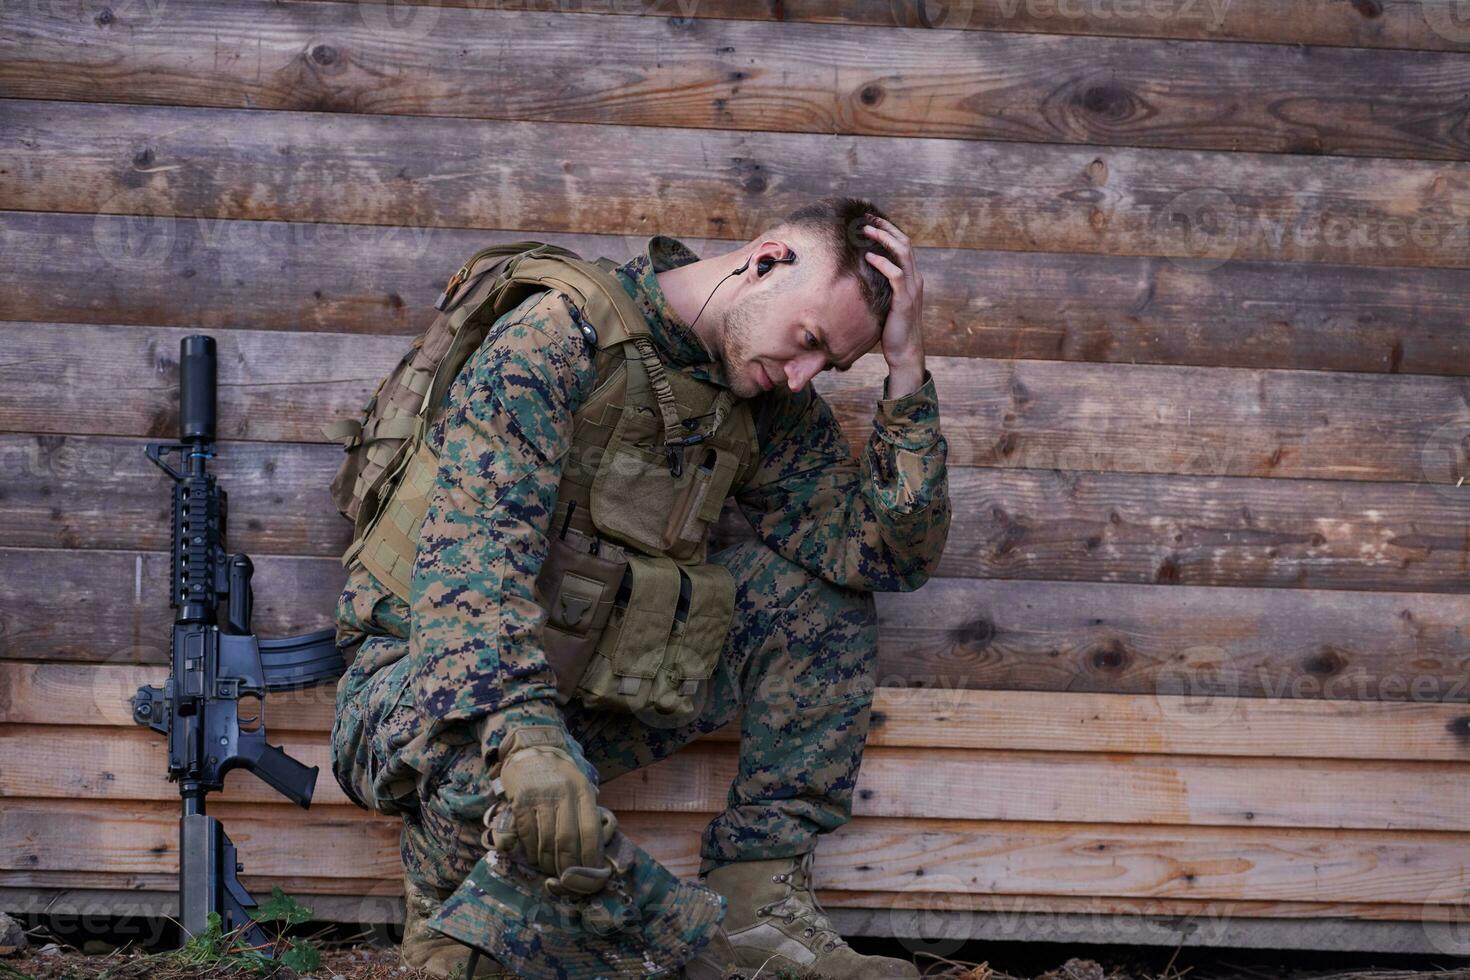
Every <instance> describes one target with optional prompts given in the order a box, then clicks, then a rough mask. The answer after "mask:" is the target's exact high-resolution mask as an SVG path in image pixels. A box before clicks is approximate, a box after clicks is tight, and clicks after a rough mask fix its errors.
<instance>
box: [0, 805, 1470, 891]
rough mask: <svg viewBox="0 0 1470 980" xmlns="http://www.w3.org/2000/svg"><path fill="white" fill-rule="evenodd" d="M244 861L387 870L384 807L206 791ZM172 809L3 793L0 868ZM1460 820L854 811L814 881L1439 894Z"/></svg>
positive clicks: (126, 832)
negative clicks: (1453, 826)
mask: <svg viewBox="0 0 1470 980" xmlns="http://www.w3.org/2000/svg"><path fill="white" fill-rule="evenodd" d="M211 813H213V814H214V815H215V816H217V817H219V818H220V820H221V821H223V822H224V824H225V826H226V827H227V828H228V830H229V833H230V836H231V838H232V839H233V840H234V841H235V843H236V844H237V845H238V846H239V851H240V860H241V861H242V862H244V864H245V865H246V868H247V869H248V870H249V871H250V873H252V874H256V875H262V876H274V875H287V874H289V875H300V874H301V873H302V870H303V869H302V855H311V857H310V862H311V867H312V869H313V870H314V871H315V872H316V874H317V875H318V876H322V877H333V876H338V875H342V876H347V877H353V878H361V877H373V878H382V879H389V878H393V877H396V876H397V875H398V874H399V873H400V872H399V867H400V865H399V856H398V826H399V821H398V820H397V819H388V818H374V817H372V816H370V815H368V814H365V813H363V812H362V811H360V810H355V809H348V808H346V807H313V808H312V809H311V810H310V811H305V812H303V811H301V810H299V809H296V808H294V807H290V806H289V805H286V806H268V805H262V804H249V805H246V806H241V805H238V804H227V803H218V804H215V805H214V806H212V807H211ZM704 822H705V820H704V817H702V816H700V815H694V814H649V813H628V814H627V815H626V816H625V817H623V818H622V819H621V820H620V825H621V826H622V827H623V828H624V829H625V830H626V831H627V832H628V833H629V835H630V836H631V837H633V838H634V839H635V840H637V841H638V842H639V843H640V844H642V845H643V846H644V847H645V848H646V849H647V850H648V851H649V853H650V854H652V855H653V856H654V857H655V858H657V859H658V860H659V861H660V862H662V863H664V864H665V865H666V866H667V867H669V869H670V870H671V871H673V872H674V873H675V874H678V875H681V876H692V875H693V874H694V873H695V872H696V871H697V866H698V834H699V831H700V829H701V828H702V826H703V824H704ZM177 839H178V815H177V807H176V806H170V805H169V804H166V803H127V804H98V803H94V802H91V801H66V800H26V799H17V800H13V801H10V802H8V804H7V807H6V809H5V811H4V813H3V814H0V869H3V870H23V871H31V872H38V871H49V870H57V871H69V870H74V869H77V868H79V867H90V868H95V869H96V870H99V871H107V872H121V873H169V872H172V871H175V870H176V869H177V854H176V851H175V848H176V846H177V843H176V842H177ZM1465 840H1466V838H1465V837H1464V835H1462V834H1437V833H1415V834H1403V833H1386V832H1377V831H1346V830H1285V829H1276V828H1216V827H1131V826H1125V825H1106V824H1017V823H1006V822H983V821H957V820H933V821H924V822H922V823H919V824H918V825H916V824H915V822H914V821H906V820H888V819H883V818H873V817H867V818H864V817H859V818H856V819H854V820H853V822H852V823H850V824H848V825H847V826H845V827H843V828H842V829H840V830H838V831H836V832H835V833H833V834H832V835H830V836H828V837H825V838H824V839H823V841H822V843H821V847H820V852H819V855H818V860H817V862H816V879H815V881H816V885H817V887H819V888H825V889H829V890H833V891H864V892H874V891H882V892H906V891H907V892H912V891H922V892H926V893H936V894H957V893H973V892H984V893H990V894H996V895H1010V894H1024V895H1067V896H1073V897H1077V898H1087V897H1089V896H1109V897H1131V898H1162V899H1173V898H1187V899H1237V898H1243V897H1245V896H1249V897H1250V899H1252V900H1259V901H1313V902H1323V901H1326V902H1363V903H1375V904H1376V903H1414V902H1424V901H1426V900H1432V901H1435V902H1437V903H1439V904H1446V903H1448V902H1450V901H1451V900H1452V898H1451V896H1454V895H1462V894H1464V890H1465V888H1466V887H1467V885H1470V868H1467V866H1466V864H1465V858H1464V853H1465Z"/></svg>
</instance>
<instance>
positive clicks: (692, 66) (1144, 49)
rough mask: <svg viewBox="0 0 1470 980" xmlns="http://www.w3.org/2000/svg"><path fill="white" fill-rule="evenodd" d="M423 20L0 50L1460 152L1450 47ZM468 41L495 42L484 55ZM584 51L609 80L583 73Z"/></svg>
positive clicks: (953, 134)
mask: <svg viewBox="0 0 1470 980" xmlns="http://www.w3.org/2000/svg"><path fill="white" fill-rule="evenodd" d="M410 9H412V8H410ZM430 12H431V13H435V14H437V16H436V17H432V18H431V17H426V16H418V17H412V18H405V22H404V23H403V24H397V23H394V22H393V21H392V20H390V19H388V17H387V12H386V10H385V8H383V7H381V6H377V5H372V4H369V5H366V6H362V5H358V4H353V3H325V2H322V3H302V4H279V5H275V6H272V7H270V8H267V9H264V10H258V9H255V8H246V7H237V6H234V5H229V4H215V3H209V2H207V0H175V2H174V3H172V4H170V6H169V8H168V24H169V25H170V26H172V25H179V24H182V25H185V26H184V28H183V33H182V35H181V34H180V30H179V29H178V28H177V27H173V29H168V30H165V29H160V28H162V27H163V26H164V25H161V24H157V23H153V21H155V20H157V15H156V13H155V12H154V11H153V10H152V8H139V9H138V10H136V11H131V12H129V11H124V12H121V13H120V14H115V15H114V16H113V18H112V19H111V20H108V21H107V22H105V23H101V24H99V23H97V22H96V21H95V19H94V18H76V17H73V16H69V15H68V14H67V13H66V12H65V11H63V10H60V9H53V8H50V7H38V8H34V9H32V10H31V11H30V12H29V15H28V16H26V17H24V18H22V19H20V20H19V22H18V23H17V24H16V25H15V26H14V27H13V29H12V30H11V31H10V32H7V35H6V37H5V39H4V40H5V41H6V42H8V43H6V44H5V45H4V46H3V47H0V95H7V96H23V97H28V98H41V99H52V100H67V99H73V100H76V99H97V98H102V99H106V100H110V101H116V102H150V103H163V104H175V103H185V104H194V105H211V106H228V107H252V108H256V107H258V108H267V109H305V110H311V111H329V112H353V113H382V114H412V115H426V116H434V115H438V116H447V115H453V116H462V117H472V118H479V119H515V120H532V121H548V122H550V121H554V122H573V123H600V124H621V125H645V126H647V125H656V126H680V127H697V128H708V129H729V130H783V131H790V132H812V133H852V134H867V135H924V136H943V137H947V138H951V139H964V140H974V139H1002V140H1024V141H1040V142H1054V143H1092V144H1128V145H1134V146H1171V147H1193V148H1198V149H1222V150H1257V151H1267V152H1278V153H1302V154H1347V155H1357V156H1374V157H1384V156H1402V157H1418V158H1439V159H1451V160H1453V159H1461V158H1463V157H1464V156H1465V155H1466V152H1467V149H1470V138H1467V135H1466V133H1465V131H1464V127H1463V125H1462V113H1463V105H1462V104H1461V95H1462V93H1463V91H1464V89H1465V87H1466V85H1467V83H1470V65H1467V64H1466V62H1465V61H1464V60H1463V59H1461V58H1458V57H1456V56H1455V55H1453V54H1447V53H1444V54H1442V53H1434V52H1400V51H1387V50H1362V49H1342V48H1305V49H1304V48H1295V47H1287V46H1282V45H1256V44H1243V43H1242V44H1230V45H1228V46H1227V45H1217V44H1210V43H1179V42H1171V41H1156V40H1133V39H1115V38H1102V37H1069V36H1058V35H1044V34H1030V33H1009V32H1007V33H995V32H979V31H966V32H946V33H944V34H941V35H936V33H935V32H934V31H925V30H904V29H893V30H887V31H883V32H882V33H881V35H878V34H875V32H874V31H873V30H871V29H868V28H861V27H848V26H845V25H827V24H791V23H780V24H764V23H752V22H742V21H731V20H705V21H700V22H696V21H691V20H687V19H683V18H677V17H671V18H652V17H626V18H606V17H583V16H577V15H574V14H565V13H557V12H544V11H505V10H495V9H488V10H487V9H481V10H465V9H456V8H441V9H437V10H431V11H430ZM419 13H422V11H419ZM379 15H381V16H379ZM431 21H432V22H431ZM1449 26H1451V27H1453V26H1455V24H1454V19H1453V18H1451V20H1450V21H1449ZM467 37H493V38H495V39H496V42H497V43H496V46H495V57H484V56H483V51H481V50H480V49H478V48H476V47H475V46H472V45H471V46H466V45H465V44H464V39H465V38H467ZM879 37H881V42H880V41H878V38H879ZM206 39H207V41H206ZM937 41H945V42H947V43H936V42H937ZM875 42H876V43H875ZM593 47H595V48H596V50H597V51H598V63H599V64H600V65H604V66H608V67H605V68H603V69H602V70H593V69H589V66H588V62H587V59H586V52H587V51H588V50H589V49H590V48H593ZM61 66H64V70H58V68H59V67H61ZM206 66H207V68H206ZM612 66H616V67H615V68H614V67H612ZM1385 91H1390V92H1392V93H1394V94H1393V101H1392V108H1393V111H1391V112H1390V111H1384V110H1385V105H1384V101H1385V95H1384V93H1385Z"/></svg>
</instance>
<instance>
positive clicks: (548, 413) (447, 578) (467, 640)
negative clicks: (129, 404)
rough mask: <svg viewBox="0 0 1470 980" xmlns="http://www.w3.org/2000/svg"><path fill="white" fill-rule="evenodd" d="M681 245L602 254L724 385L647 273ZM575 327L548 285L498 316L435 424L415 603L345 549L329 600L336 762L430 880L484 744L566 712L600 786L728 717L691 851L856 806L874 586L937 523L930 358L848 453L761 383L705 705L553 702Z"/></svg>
mask: <svg viewBox="0 0 1470 980" xmlns="http://www.w3.org/2000/svg"><path fill="white" fill-rule="evenodd" d="M695 260H696V256H695V255H694V254H693V253H692V252H690V251H689V250H688V249H687V248H686V247H685V246H684V245H683V244H682V243H680V242H678V241H676V240H674V239H671V238H667V237H663V236H656V237H654V238H652V239H650V241H649V244H648V248H647V251H646V252H645V253H644V254H640V255H638V256H635V257H634V258H633V259H631V260H630V261H628V262H627V263H625V264H624V265H623V266H621V267H620V268H619V269H618V270H617V273H616V274H617V276H618V278H619V280H620V281H621V282H622V283H623V285H624V288H625V289H626V290H627V291H628V293H629V295H630V296H632V297H633V299H634V300H635V302H636V303H637V304H638V305H639V308H640V309H641V310H642V312H643V313H644V315H645V317H646V319H647V321H648V324H649V328H650V330H651V332H652V334H653V337H654V339H655V341H656V343H657V344H658V346H659V350H660V355H661V357H662V358H663V359H664V361H665V363H666V364H667V365H668V366H669V367H670V369H672V370H679V371H685V372H688V373H689V374H691V375H693V376H696V377H699V378H702V379H705V380H709V381H712V382H714V383H716V384H721V385H725V384H726V380H725V377H724V374H723V370H722V367H721V365H720V364H719V362H717V361H711V360H710V358H709V355H708V354H707V353H706V352H705V350H704V348H703V347H702V346H701V345H700V343H699V341H698V340H697V339H696V338H695V336H694V334H693V331H692V330H691V329H690V328H689V326H688V325H687V324H685V323H684V322H683V321H682V320H681V319H680V318H679V317H678V316H677V314H675V313H674V312H673V310H672V309H671V308H670V307H669V305H668V303H667V301H666V300H665V299H664V297H663V294H662V291H661V290H660V289H659V286H658V283H657V280H656V279H655V277H654V273H655V272H656V271H663V270H665V269H668V268H672V267H675V266H678V265H683V264H685V263H688V262H692V261H695ZM584 327H585V324H582V323H581V322H580V320H579V317H578V315H577V312H576V310H575V309H574V308H572V307H571V306H570V304H569V303H567V302H566V301H565V299H564V298H563V297H561V296H560V295H559V294H555V293H542V294H538V295H536V296H532V297H530V298H529V299H527V300H526V301H525V302H524V303H523V304H521V306H520V307H518V308H517V309H515V310H513V311H511V312H510V313H508V314H506V315H505V316H504V317H502V318H501V319H500V320H499V321H497V323H496V324H495V325H494V326H493V327H492V328H491V330H490V332H489V334H488V336H487V338H486V340H485V342H484V344H483V345H482V346H481V347H480V348H479V349H478V350H477V351H476V352H475V353H474V354H473V355H472V356H471V358H470V360H469V361H468V362H467V363H466V365H465V367H464V369H463V370H462V371H461V372H460V374H459V376H458V377H457V378H456V379H455V382H454V384H453V385H452V386H451V389H450V391H449V393H448V395H447V398H446V402H445V407H446V410H445V411H444V412H443V413H442V415H441V416H440V418H439V419H438V421H437V422H436V424H435V425H433V426H432V427H431V429H430V433H429V438H430V439H432V440H433V441H434V445H435V446H436V448H438V450H439V457H440V460H441V466H440V472H439V476H438V481H437V486H436V488H435V490H434V491H433V493H432V494H431V496H430V500H429V509H428V514H427V516H426V518H425V520H424V524H423V529H422V531H421V533H420V537H419V547H418V551H417V555H416V559H415V562H414V569H413V577H412V589H411V592H412V599H411V602H410V603H408V604H405V603H403V602H402V600H400V599H398V598H397V597H396V596H394V595H393V594H392V592H391V591H390V590H389V589H387V588H386V587H385V586H383V585H382V584H381V583H380V582H379V581H378V580H377V579H376V578H375V577H374V576H373V575H372V574H371V573H369V572H368V571H366V570H365V569H363V568H362V567H361V566H360V565H355V566H354V568H353V569H352V571H351V574H350V576H349V579H348V582H347V585H346V588H345V589H344V590H343V593H342V596H341V599H340V602H339V604H338V608H337V630H338V644H339V646H341V647H342V648H343V650H344V653H346V654H347V655H348V656H349V658H351V656H352V650H353V648H354V647H356V648H357V649H356V659H355V661H353V663H352V666H351V668H350V669H349V670H348V672H347V673H346V674H345V675H344V676H343V678H342V680H341V682H340V684H339V686H338V692H337V721H336V725H335V727H334V730H333V769H334V772H335V773H336V775H337V779H338V781H339V782H340V783H341V784H342V786H343V788H344V789H345V790H346V791H347V792H348V795H349V796H351V797H352V798H353V799H354V800H356V801H357V802H358V803H359V804H361V805H363V806H366V807H368V808H370V809H375V810H378V811H380V812H387V813H402V814H403V816H404V830H403V837H402V855H403V860H404V865H405V868H406V869H407V871H408V873H409V875H410V876H411V877H412V878H413V879H414V880H415V881H419V882H421V883H422V884H423V885H425V886H426V887H430V888H433V889H436V890H438V891H440V892H441V893H447V892H449V891H452V890H453V889H455V888H456V887H458V886H459V884H460V883H461V882H462V881H463V880H464V878H465V877H466V876H467V875H468V874H469V872H470V870H471V869H472V868H473V867H474V865H475V863H476V862H477V861H478V860H479V859H480V858H481V857H482V856H483V854H484V849H483V845H482V844H481V841H480V835H481V831H482V830H483V826H482V824H481V822H480V821H481V816H482V815H483V813H484V811H485V809H486V807H487V805H488V804H489V803H490V801H491V797H490V790H489V781H490V779H489V769H488V765H489V764H493V762H494V759H493V755H494V753H493V750H494V747H495V746H496V745H497V744H498V742H499V739H500V737H501V734H502V732H503V731H504V730H505V729H506V728H507V726H508V725H522V724H538V725H553V726H561V727H563V728H564V730H565V731H566V732H567V733H568V734H569V735H570V737H571V748H572V752H573V755H574V756H578V753H577V751H576V750H577V749H578V748H580V757H579V758H578V762H579V764H580V765H581V767H582V768H583V769H584V771H586V773H587V774H588V777H589V779H591V780H592V781H593V783H594V784H596V783H597V782H598V781H599V780H604V779H609V778H611V777H613V776H616V775H618V774H620V773H623V772H627V771H629V770H631V769H636V768H638V767H641V766H645V765H648V764H649V763H651V762H654V761H656V760H658V759H661V758H663V757H665V756H667V755H669V754H670V753H672V752H673V751H675V750H676V749H678V748H679V746H681V745H684V744H685V743H687V742H688V741H690V740H691V739H693V738H695V737H696V736H698V735H700V734H702V733H706V732H709V731H712V730H714V729H716V728H718V727H720V726H721V725H724V724H725V723H726V722H728V721H730V720H731V719H732V718H735V717H736V716H737V715H739V716H740V717H741V718H742V722H741V726H742V727H741V742H740V763H739V770H738V773H737V775H736V778H735V781H734V782H733V784H732V785H731V787H730V792H729V798H728V801H727V805H726V808H725V810H724V811H723V812H722V813H721V814H720V815H719V816H717V817H715V819H714V820H713V821H712V822H711V823H710V825H709V827H708V828H707V830H706V831H705V834H704V839H703V844H702V847H701V854H702V857H703V867H704V868H709V867H713V866H714V865H715V864H717V863H720V862H724V861H730V860H740V859H758V858H773V857H784V856H790V855H797V854H803V853H805V852H807V851H810V850H811V849H812V848H813V847H814V846H815V841H814V836H815V835H816V834H818V833H822V832H826V831H830V830H832V829H834V828H836V827H838V826H840V825H841V824H843V823H845V822H846V821H847V819H848V818H849V816H850V814H851V800H852V791H853V784H854V781H855V779H856V777H857V773H858V767H859V765H860V763H861V760H862V751H863V744H864V741H865V739H866V737H867V730H868V715H869V708H870V705H871V701H872V696H873V686H874V679H875V672H876V652H877V645H876V634H877V629H876V618H875V613H874V605H873V599H872V592H874V591H906V590H909V589H914V588H917V587H918V586H919V585H921V584H922V583H923V582H924V581H925V579H926V578H927V577H928V575H929V573H930V571H931V570H932V569H933V567H934V565H935V563H936V562H937V561H938V558H939V555H940V552H941V550H942V548H943V544H944V539H945V535H946V533H947V530H948V524H949V499H948V492H947V483H946V471H945V451H946V447H945V442H944V439H943V437H942V436H941V435H940V433H939V413H938V403H937V399H936V395H935V391H934V382H933V379H932V378H928V377H926V378H925V382H924V384H923V386H922V387H921V388H920V389H919V390H918V391H916V392H913V393H911V394H909V395H906V396H904V397H901V398H893V399H884V400H880V401H879V402H878V411H877V414H876V417H875V420H874V431H873V434H872V436H871V437H870V438H869V440H868V445H867V447H866V450H865V452H864V455H863V457H862V459H861V460H860V461H859V460H858V459H854V458H853V457H852V455H851V453H850V451H849V449H848V446H847V443H846V440H845V439H844V438H843V436H842V434H841V432H840V430H839V428H838V425H837V423H836V421H835V419H834V418H833V415H832V412H831V410H830V409H829V407H828V406H827V404H826V402H825V401H824V400H823V399H822V398H821V397H820V396H819V395H817V394H816V393H815V391H814V390H813V389H812V387H811V386H810V385H808V386H807V388H806V389H805V390H803V391H801V392H796V393H793V392H791V391H789V390H787V389H786V388H785V387H784V386H781V387H777V388H776V389H775V390H773V391H770V392H765V393H762V394H760V395H758V396H757V397H756V398H755V399H754V400H753V401H752V403H751V406H752V408H753V410H754V415H755V419H756V432H757V437H758V440H759V454H760V462H759V467H758V469H757V470H756V472H755V474H754V477H753V478H752V479H750V480H749V481H747V482H746V483H745V484H744V485H742V486H739V487H737V488H736V490H735V493H734V496H735V499H736V501H737V503H738V504H739V506H740V509H741V510H742V512H743V513H744V514H745V516H746V517H747V518H748V519H749V520H750V522H751V524H752V526H753V527H754V529H755V532H756V535H757V537H758V538H759V541H758V542H755V543H744V544H740V545H736V546H733V547H730V548H727V549H725V550H724V551H721V552H717V553H715V554H713V555H711V556H710V560H711V561H713V562H717V563H719V564H721V565H723V566H725V567H726V568H727V569H729V570H730V572H731V573H732V575H733V577H734V579H735V581H736V583H737V594H736V605H735V617H734V620H733V622H732V625H731V628H730V631H729V633H728V635H727V637H726V641H725V646H724V650H723V652H722V656H721V659H720V661H719V664H718V666H717V668H716V672H715V674H714V676H713V678H712V680H711V683H710V684H709V685H708V686H707V695H706V696H705V700H704V703H703V705H702V710H701V712H700V713H699V715H698V716H697V717H696V718H695V720H693V721H691V722H688V723H685V724H681V725H679V726H678V727H664V726H661V725H660V724H659V721H658V718H657V716H653V715H651V714H650V715H642V716H635V715H626V714H615V713H611V712H606V711H593V710H590V709H587V708H585V707H584V706H583V705H582V704H581V703H580V702H578V701H572V702H571V703H570V704H568V705H567V706H566V707H565V708H564V709H563V708H560V707H558V706H557V704H556V701H555V699H554V696H555V677H554V675H553V673H552V671H551V669H550V668H549V667H548V665H547V663H546V660H545V656H544V653H543V652H542V649H541V646H540V643H539V640H538V632H539V630H540V628H541V626H542V623H543V622H544V618H545V613H544V612H543V611H542V610H541V608H540V607H539V606H538V605H537V604H536V601H535V596H534V591H533V584H534V582H535V579H536V575H537V572H538V570H539V569H540V567H541V563H542V561H543V560H544V558H545V556H546V552H547V540H548V538H547V536H548V533H549V531H550V528H549V524H550V520H551V514H552V512H553V510H554V505H555V502H556V496H557V487H558V483H559V479H560V473H561V466H562V462H563V459H564V457H565V454H566V452H567V449H568V447H569V446H570V444H571V440H572V426H573V414H574V412H575V411H576V409H577V407H578V406H579V405H580V404H581V403H582V401H583V400H584V399H585V398H586V397H587V395H588V393H589V392H590V391H591V390H592V388H593V386H594V384H595V382H596V375H595V372H594V370H593V361H592V349H591V347H590V346H589V345H588V342H587V339H586V338H585V336H584V333H583V328H584ZM885 394H886V392H885ZM359 644H360V646H359ZM742 709H743V710H742ZM482 745H483V746H484V749H485V753H486V754H488V755H489V756H490V758H489V759H487V758H485V757H483V756H482Z"/></svg>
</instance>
